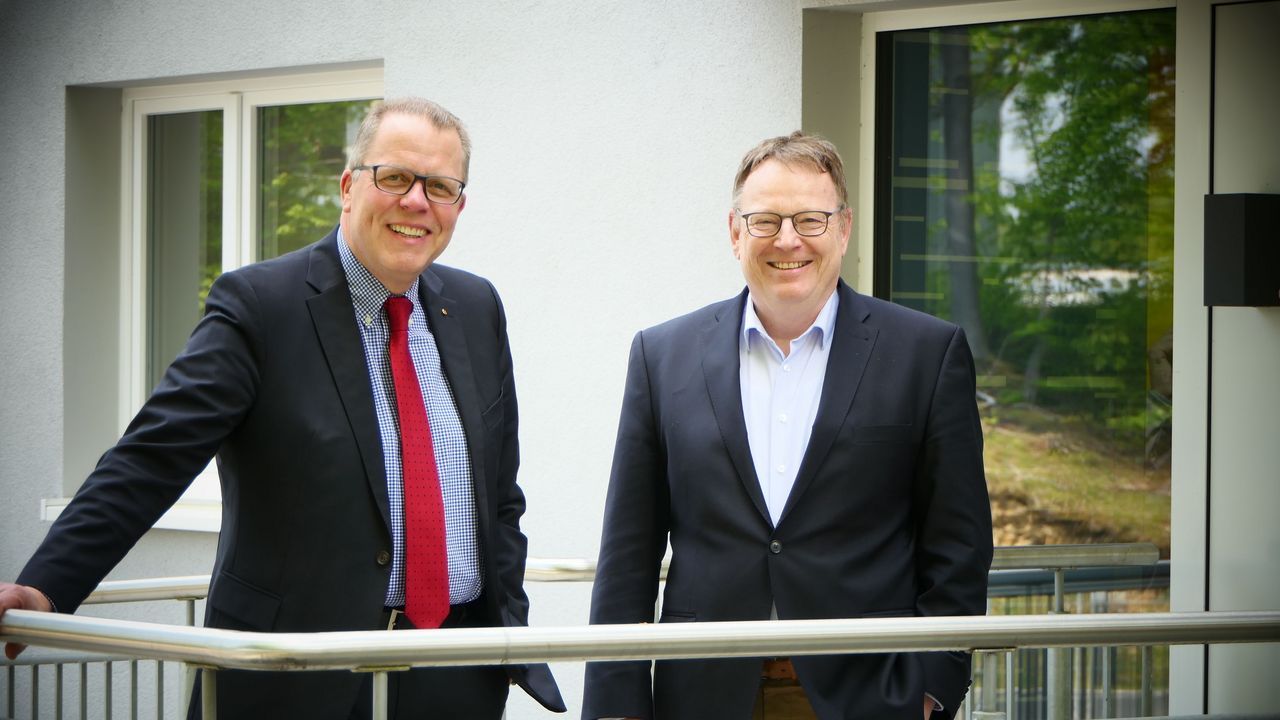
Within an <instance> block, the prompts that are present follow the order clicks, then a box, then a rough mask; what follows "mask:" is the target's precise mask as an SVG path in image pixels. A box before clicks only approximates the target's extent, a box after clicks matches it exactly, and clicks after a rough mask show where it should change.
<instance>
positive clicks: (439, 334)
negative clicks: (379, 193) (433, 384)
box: [418, 268, 489, 533]
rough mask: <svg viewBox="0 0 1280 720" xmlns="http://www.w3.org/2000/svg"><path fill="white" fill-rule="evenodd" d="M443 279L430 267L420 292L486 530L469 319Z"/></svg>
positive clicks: (479, 421) (481, 430)
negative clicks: (464, 442)
mask: <svg viewBox="0 0 1280 720" xmlns="http://www.w3.org/2000/svg"><path fill="white" fill-rule="evenodd" d="M443 291H444V283H443V281H441V280H440V276H439V275H436V274H435V273H434V272H432V271H431V269H430V268H428V269H427V270H426V271H425V272H423V274H422V281H421V282H419V283H418V295H419V299H420V300H421V302H422V307H423V309H424V310H425V312H426V315H427V325H428V326H429V327H430V328H431V333H432V334H433V335H435V338H436V350H437V351H438V352H439V353H440V366H441V370H442V371H443V372H444V376H445V377H446V378H448V380H449V389H450V390H452V391H453V402H454V404H455V405H456V406H457V408H458V418H459V419H460V420H461V422H462V430H463V434H464V435H465V436H466V438H467V452H468V453H470V455H471V482H472V486H473V488H474V490H475V495H476V516H477V518H478V522H479V524H480V531H481V532H482V533H483V532H485V531H487V529H488V522H489V515H488V512H487V508H488V507H489V504H488V492H487V489H486V488H487V484H486V482H485V477H484V462H483V460H484V458H485V444H484V438H485V433H484V421H483V420H482V419H481V417H480V403H479V400H478V399H477V398H478V392H479V391H478V390H477V389H476V381H475V374H474V373H473V372H472V368H471V350H470V348H469V347H468V346H467V336H466V333H465V332H464V331H463V325H462V323H464V322H466V319H465V318H464V315H465V313H466V309H465V308H460V307H459V306H458V303H457V302H456V301H455V300H454V299H453V298H449V297H446V296H445V295H444V294H443Z"/></svg>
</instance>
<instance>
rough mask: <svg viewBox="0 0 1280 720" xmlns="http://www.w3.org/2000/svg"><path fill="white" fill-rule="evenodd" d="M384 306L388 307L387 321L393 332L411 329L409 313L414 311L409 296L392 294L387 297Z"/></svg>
mask: <svg viewBox="0 0 1280 720" xmlns="http://www.w3.org/2000/svg"><path fill="white" fill-rule="evenodd" d="M383 307H385V308H386V309H387V322H389V323H390V325H391V332H408V331H409V314H410V313H412V312H413V303H412V302H410V301H409V298H407V297H404V296H402V295H392V296H391V297H389V298H387V302H386V303H384V304H383Z"/></svg>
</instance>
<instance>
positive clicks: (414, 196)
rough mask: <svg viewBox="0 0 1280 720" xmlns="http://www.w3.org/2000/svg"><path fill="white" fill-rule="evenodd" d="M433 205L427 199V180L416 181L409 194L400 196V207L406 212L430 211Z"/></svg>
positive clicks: (410, 187)
mask: <svg viewBox="0 0 1280 720" xmlns="http://www.w3.org/2000/svg"><path fill="white" fill-rule="evenodd" d="M431 205H432V203H431V201H430V200H428V199H427V181H426V180H422V179H418V180H414V181H413V184H412V185H410V186H409V192H407V193H405V194H404V195H401V196H400V206H401V207H403V208H405V209H406V210H428V209H430V208H431Z"/></svg>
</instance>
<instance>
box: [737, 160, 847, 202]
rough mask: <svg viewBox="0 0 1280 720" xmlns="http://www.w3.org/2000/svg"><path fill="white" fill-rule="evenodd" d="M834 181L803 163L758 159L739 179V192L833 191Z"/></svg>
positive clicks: (824, 172) (788, 192) (822, 171)
mask: <svg viewBox="0 0 1280 720" xmlns="http://www.w3.org/2000/svg"><path fill="white" fill-rule="evenodd" d="M835 189H836V185H835V181H834V180H833V179H832V178H831V173H828V172H826V171H824V170H821V169H819V168H816V167H813V166H810V165H807V164H803V163H784V162H782V161H780V160H775V159H772V158H771V159H769V160H766V161H765V162H763V163H760V165H758V166H757V167H756V168H755V169H754V170H752V171H751V174H750V175H748V176H747V178H746V180H744V181H743V183H742V194H743V195H744V196H746V195H754V194H764V195H769V194H775V193H781V194H793V193H811V192H824V191H830V192H832V193H834V192H835Z"/></svg>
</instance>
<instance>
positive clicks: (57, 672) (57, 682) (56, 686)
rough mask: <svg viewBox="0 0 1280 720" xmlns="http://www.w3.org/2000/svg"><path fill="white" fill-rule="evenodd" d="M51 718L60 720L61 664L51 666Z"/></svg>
mask: <svg viewBox="0 0 1280 720" xmlns="http://www.w3.org/2000/svg"><path fill="white" fill-rule="evenodd" d="M53 716H54V717H55V718H57V720H62V663H54V665H53Z"/></svg>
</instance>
